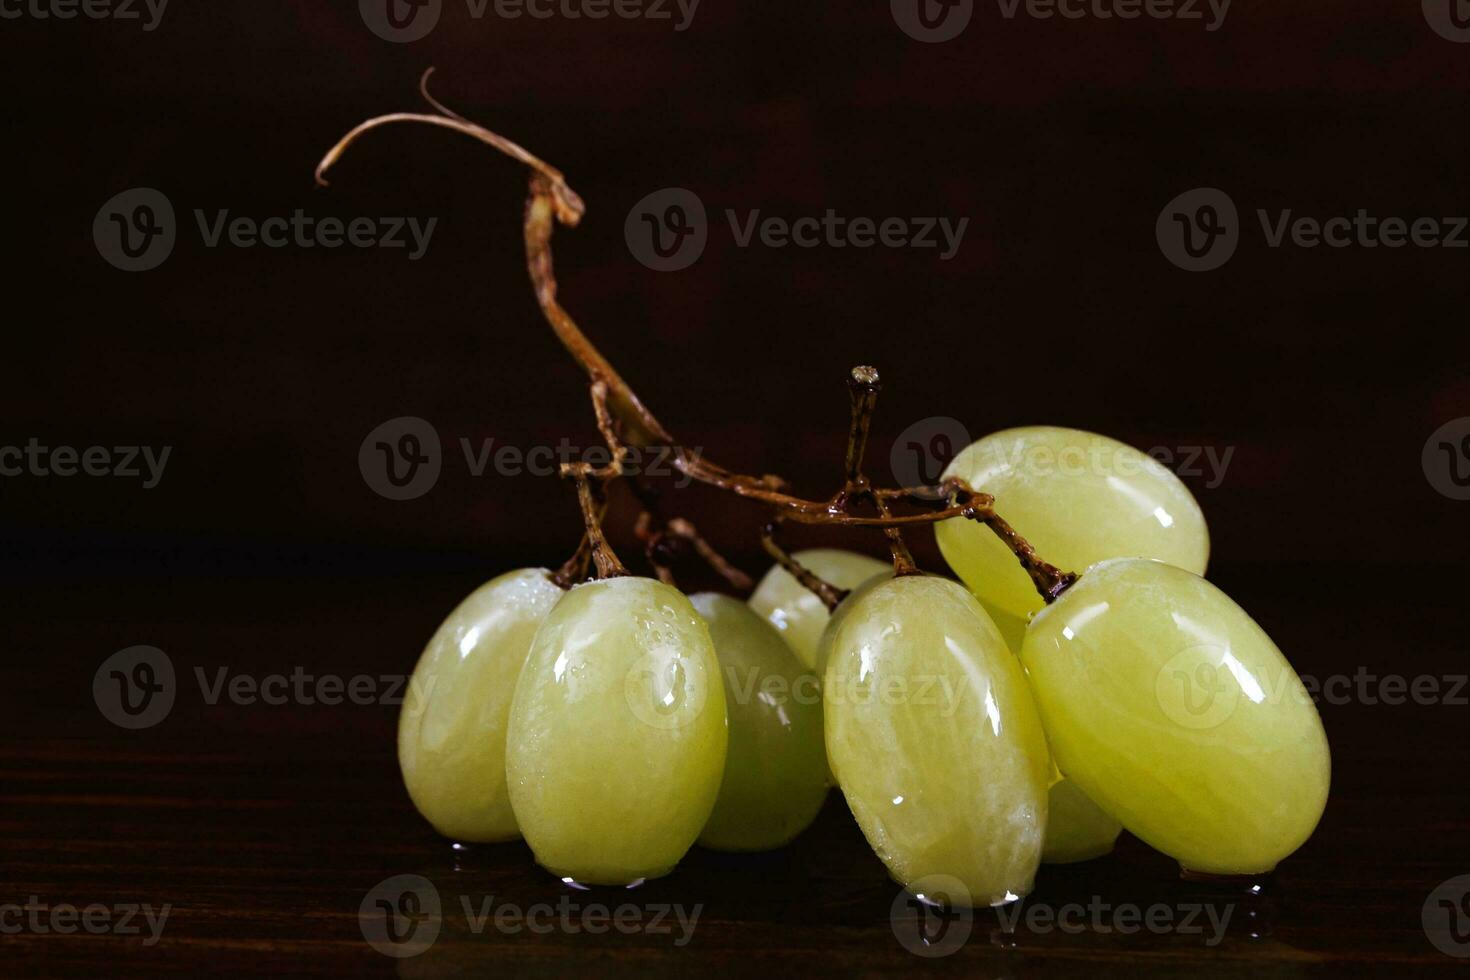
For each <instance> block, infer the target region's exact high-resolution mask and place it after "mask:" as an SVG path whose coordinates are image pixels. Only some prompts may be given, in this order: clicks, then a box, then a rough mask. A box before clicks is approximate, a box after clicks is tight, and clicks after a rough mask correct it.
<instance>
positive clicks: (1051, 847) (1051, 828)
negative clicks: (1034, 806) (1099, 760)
mask: <svg viewBox="0 0 1470 980" xmlns="http://www.w3.org/2000/svg"><path fill="white" fill-rule="evenodd" d="M1122 831H1123V825H1122V824H1121V823H1119V822H1118V821H1117V820H1115V819H1113V818H1112V817H1110V816H1108V814H1107V813H1106V812H1104V810H1103V809H1102V807H1100V806H1098V805H1097V804H1096V803H1094V802H1092V800H1091V799H1089V798H1088V796H1087V794H1086V793H1084V792H1082V790H1080V789H1078V788H1077V784H1076V783H1074V782H1072V780H1070V779H1067V778H1066V777H1063V778H1061V779H1059V780H1057V781H1056V782H1055V783H1053V784H1052V787H1051V791H1050V794H1049V796H1048V803H1047V816H1046V841H1045V843H1043V845H1042V848H1041V861H1042V863H1043V864H1072V863H1074V862H1076V861H1090V860H1092V859H1093V858H1097V857H1102V856H1103V855H1104V854H1107V853H1109V852H1111V851H1112V849H1113V845H1114V844H1115V843H1116V842H1117V840H1118V834H1120V833H1122Z"/></svg>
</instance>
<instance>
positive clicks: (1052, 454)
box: [935, 426, 1210, 650]
mask: <svg viewBox="0 0 1470 980" xmlns="http://www.w3.org/2000/svg"><path fill="white" fill-rule="evenodd" d="M944 475H945V476H946V477H951V476H959V477H962V478H964V479H965V480H968V481H969V483H970V485H971V486H973V487H974V488H975V489H977V490H981V491H984V492H985V493H988V494H991V495H993V496H994V497H995V509H996V511H997V512H998V513H999V514H1000V515H1001V516H1002V517H1004V518H1005V519H1006V521H1007V522H1009V523H1010V525H1011V526H1012V527H1014V528H1015V529H1016V531H1018V532H1019V533H1020V534H1021V535H1023V536H1024V537H1025V538H1026V539H1027V540H1028V541H1030V542H1031V544H1032V545H1034V546H1035V547H1036V550H1037V553H1038V554H1040V555H1041V556H1042V557H1043V558H1045V559H1046V560H1047V561H1048V562H1050V563H1051V564H1053V565H1056V566H1057V567H1059V568H1062V569H1064V570H1066V571H1080V570H1082V569H1084V568H1087V567H1088V566H1089V565H1092V564H1095V563H1096V562H1099V561H1103V560H1104V559H1107V558H1157V559H1159V560H1160V561H1166V562H1168V563H1170V564H1171V565H1177V566H1179V567H1180V568H1183V569H1186V570H1188V571H1191V572H1196V573H1199V574H1204V570H1205V564H1206V562H1208V560H1209V556H1210V537H1209V531H1208V530H1207V529H1206V527H1205V519H1204V515H1203V514H1202V513H1201V512H1200V509H1199V504H1197V503H1196V502H1195V500H1194V497H1193V496H1192V495H1191V494H1190V492H1189V490H1188V488H1186V487H1185V486H1184V484H1183V483H1181V482H1180V481H1179V478H1178V477H1177V476H1175V475H1174V474H1173V473H1172V472H1170V471H1169V469H1168V468H1167V467H1165V466H1163V465H1161V464H1160V463H1159V462H1158V461H1157V460H1155V459H1153V458H1152V457H1150V456H1147V455H1145V454H1144V453H1141V452H1139V451H1138V450H1136V449H1134V448H1133V447H1131V446H1127V445H1124V444H1123V443H1121V442H1117V441H1116V440H1113V439H1109V438H1107V437H1106V436H1100V435H1095V434H1094V433H1091V432H1082V431H1079V430H1077V429H1063V428H1057V427H1054V426H1031V427H1028V428H1022V429H1006V430H1005V431H1003V432H996V433H993V434H992V435H988V436H986V437H985V438H983V439H981V440H980V441H978V442H976V443H974V444H973V445H971V446H969V447H968V448H967V449H965V450H964V451H963V452H961V453H960V454H959V455H958V456H956V457H955V458H954V460H953V461H952V462H951V463H950V464H949V467H948V468H947V469H946V470H945V471H944ZM935 535H936V536H937V537H938V539H939V549H940V551H942V552H943V553H944V558H945V561H947V562H948V563H949V567H950V568H952V569H954V571H955V574H956V575H958V576H959V577H960V579H961V581H963V582H964V583H965V584H966V585H968V586H969V587H970V590H971V591H972V592H974V593H975V595H976V597H977V598H979V599H980V601H981V602H982V603H983V604H984V605H985V608H986V610H987V611H988V612H989V613H990V615H991V618H993V619H994V620H995V623H996V625H997V626H999V627H1000V631H1001V633H1002V635H1004V636H1005V637H1006V640H1007V642H1009V643H1010V644H1011V648H1012V649H1013V650H1019V649H1020V648H1021V642H1022V639H1023V638H1024V634H1025V631H1026V620H1027V619H1028V618H1029V617H1030V615H1031V614H1032V613H1034V612H1036V611H1037V610H1039V609H1040V608H1041V607H1042V600H1041V597H1040V596H1039V595H1038V594H1037V592H1036V588H1035V586H1034V585H1032V583H1031V578H1030V576H1028V575H1027V574H1026V572H1025V571H1024V570H1023V569H1022V568H1021V565H1020V563H1019V562H1017V561H1016V557H1015V555H1013V554H1012V553H1011V551H1010V550H1009V549H1008V548H1007V547H1006V546H1005V545H1004V544H1002V543H1001V541H1000V539H999V538H997V537H996V536H995V535H994V534H993V533H992V532H991V531H990V529H989V528H987V527H985V526H983V525H981V524H979V523H977V522H975V521H971V520H966V519H964V518H956V519H953V520H949V521H944V522H942V523H940V524H939V525H937V526H936V528H935Z"/></svg>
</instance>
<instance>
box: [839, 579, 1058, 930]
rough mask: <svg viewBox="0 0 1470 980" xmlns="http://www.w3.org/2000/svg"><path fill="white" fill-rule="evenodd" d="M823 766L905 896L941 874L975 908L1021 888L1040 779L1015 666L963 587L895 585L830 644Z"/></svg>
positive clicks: (1031, 710)
mask: <svg viewBox="0 0 1470 980" xmlns="http://www.w3.org/2000/svg"><path fill="white" fill-rule="evenodd" d="M831 644H832V645H831V656H830V657H829V659H828V662H827V671H826V675H825V682H824V684H823V692H822V693H823V705H824V709H825V713H826V734H827V756H828V759H829V760H830V762H831V764H832V769H833V772H834V773H836V776H837V781H838V784H839V785H840V786H841V787H842V791H843V795H844V796H846V797H847V802H848V806H849V807H850V808H851V810H852V813H853V816H854V817H855V818H856V819H857V822H858V825H859V826H860V827H861V828H862V831H863V833H864V835H865V836H866V837H867V839H868V843H869V844H871V845H872V847H873V850H874V851H875V852H876V853H877V854H878V857H879V858H880V859H882V861H883V863H884V864H885V865H887V867H888V870H889V873H890V874H892V875H893V876H894V878H896V879H897V880H898V881H899V882H900V883H902V884H903V885H904V886H905V887H910V886H914V885H915V884H916V883H918V882H919V881H920V879H922V878H925V877H926V876H929V875H948V876H951V877H953V878H957V879H959V881H960V882H961V883H962V884H963V885H964V886H965V888H966V889H967V890H968V892H969V900H970V902H971V903H972V904H975V905H996V904H1001V903H1003V902H1008V901H1012V900H1014V899H1016V898H1018V897H1020V896H1022V895H1025V894H1026V893H1027V892H1028V891H1030V889H1031V885H1032V881H1033V878H1034V876H1035V873H1036V867H1037V863H1038V862H1039V860H1040V858H1041V847H1042V839H1043V837H1044V835H1045V831H1046V813H1047V811H1046V808H1047V782H1048V776H1049V773H1050V767H1049V765H1048V762H1047V752H1046V742H1045V738H1044V736H1043V735H1042V730H1041V722H1040V719H1039V718H1038V717H1037V714H1036V708H1035V706H1034V705H1033V703H1032V700H1031V694H1030V692H1029V691H1028V690H1027V688H1026V682H1025V679H1024V678H1023V677H1022V676H1021V670H1020V666H1019V664H1018V663H1017V662H1016V658H1015V657H1013V656H1012V655H1011V653H1010V651H1009V650H1007V649H1006V646H1005V641H1004V640H1002V639H1001V636H1000V633H999V632H997V631H996V629H995V625H994V624H993V623H991V621H990V618H989V617H988V616H986V614H985V611H984V610H983V609H982V608H981V607H980V604H979V603H978V602H976V600H975V598H974V596H972V595H970V593H969V592H967V591H966V590H965V588H964V587H963V586H961V585H959V584H958V583H956V582H951V581H949V580H947V579H941V578H937V577H932V576H918V575H911V576H904V577H901V578H895V579H891V580H888V581H884V582H880V583H878V584H877V585H875V586H873V587H872V588H871V589H870V590H868V591H867V592H866V593H865V594H864V595H863V596H862V597H861V599H860V601H859V602H858V603H856V604H855V605H854V606H853V607H852V608H851V609H850V610H849V611H848V612H847V613H846V614H845V615H844V616H843V618H842V620H841V622H840V623H839V626H838V630H837V631H836V635H834V636H833V637H832V640H831Z"/></svg>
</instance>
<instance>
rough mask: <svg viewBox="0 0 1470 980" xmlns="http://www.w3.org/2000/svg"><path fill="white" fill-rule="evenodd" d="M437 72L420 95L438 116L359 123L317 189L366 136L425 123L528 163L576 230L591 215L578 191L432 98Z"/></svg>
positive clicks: (332, 156)
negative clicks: (400, 125)
mask: <svg viewBox="0 0 1470 980" xmlns="http://www.w3.org/2000/svg"><path fill="white" fill-rule="evenodd" d="M433 72H434V69H433V68H430V69H429V70H428V71H426V72H424V75H423V78H422V79H420V81H419V91H420V92H421V93H422V94H423V96H424V99H425V100H426V101H427V102H428V103H429V106H430V108H432V109H433V110H434V112H435V114H434V115H430V114H427V113H420V112H391V113H388V114H387V115H383V116H375V117H374V118H372V119H369V120H367V121H366V122H362V123H359V124H358V125H356V126H354V127H353V128H352V129H351V130H349V131H348V133H347V135H346V136H343V137H342V138H341V139H340V140H338V141H337V145H335V146H333V147H332V148H331V149H330V150H328V151H327V153H326V156H324V157H322V159H321V162H320V163H318V164H317V165H316V182H317V185H318V186H320V187H326V186H328V181H327V177H326V174H327V171H328V170H330V169H331V168H332V166H333V165H334V164H336V162H337V161H338V160H340V159H341V158H342V155H343V154H344V153H346V152H347V149H348V148H349V147H350V146H352V144H353V143H355V142H357V139H358V137H360V136H362V135H363V134H364V133H369V132H372V131H373V130H375V129H381V128H382V127H384V126H387V125H391V124H392V123H422V124H424V125H427V126H439V127H441V128H443V129H448V130H452V131H454V132H456V133H461V134H463V135H465V136H468V137H470V138H471V139H475V140H479V141H480V142H481V143H484V144H485V145H487V146H491V147H494V148H495V149H497V150H499V151H500V152H501V153H504V154H505V155H506V156H508V157H510V158H511V159H513V160H519V161H520V162H521V163H524V164H525V165H526V166H528V167H530V168H531V169H532V170H534V171H536V172H537V173H538V174H540V175H541V176H542V177H544V178H545V179H546V182H547V186H548V189H549V191H550V194H551V199H552V204H553V207H554V209H555V212H556V218H557V220H558V221H560V222H561V223H562V224H564V225H567V226H569V227H574V226H575V225H576V224H577V222H579V221H581V220H582V215H583V214H585V213H586V211H587V205H586V204H584V203H583V201H582V198H581V197H579V196H578V195H577V192H576V191H574V190H572V189H571V187H569V186H567V181H566V177H564V176H563V175H562V172H561V171H560V170H557V169H556V168H555V167H553V166H551V165H550V164H549V163H547V162H546V161H544V160H542V159H541V158H540V157H537V156H536V155H535V154H533V153H531V152H530V151H529V150H527V149H526V148H525V147H523V146H521V145H520V144H519V143H516V142H514V141H513V140H508V139H506V138H505V137H504V136H501V135H500V134H499V133H492V132H491V131H490V130H488V129H486V128H485V127H483V126H480V125H478V124H476V123H472V122H470V121H469V120H468V119H466V118H465V117H464V116H461V115H460V114H459V113H457V112H455V111H453V110H452V109H449V108H447V107H445V106H444V104H443V103H441V102H440V101H439V100H438V99H436V98H434V97H433V96H432V95H430V94H429V76H430V75H432V74H433Z"/></svg>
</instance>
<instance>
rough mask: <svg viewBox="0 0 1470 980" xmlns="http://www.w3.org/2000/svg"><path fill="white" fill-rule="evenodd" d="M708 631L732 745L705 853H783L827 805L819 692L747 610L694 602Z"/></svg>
mask: <svg viewBox="0 0 1470 980" xmlns="http://www.w3.org/2000/svg"><path fill="white" fill-rule="evenodd" d="M689 601H690V602H691V603H693V604H694V608H695V610H697V611H698V612H699V614H700V615H701V616H703V617H704V620H705V622H706V623H708V624H709V632H710V638H711V639H712V640H713V641H714V644H715V655H716V656H717V657H718V658H719V661H720V670H721V673H722V676H723V678H724V682H725V710H726V712H727V714H728V716H729V720H730V744H729V749H728V751H727V752H726V753H725V775H724V779H723V781H722V782H721V783H720V795H719V797H718V799H716V800H715V808H714V811H713V812H712V813H711V814H710V817H709V822H708V823H707V824H705V826H704V831H703V832H702V833H701V834H700V835H699V842H700V843H701V844H703V845H704V846H705V847H712V848H716V849H717V850H722V851H764V850H770V849H771V848H775V847H780V846H782V845H783V844H786V843H787V842H789V841H790V840H791V839H792V838H793V837H795V836H796V835H797V834H799V833H801V832H802V831H803V830H805V829H806V828H807V826H808V825H809V824H810V823H811V822H812V820H814V819H815V818H816V816H817V811H818V810H820V809H821V808H822V801H823V800H825V799H826V797H827V755H826V750H825V748H824V746H823V744H822V702H821V697H820V691H821V688H820V685H818V683H817V679H816V677H815V676H814V675H812V674H811V673H810V672H809V671H807V670H805V669H804V668H803V667H802V665H801V661H799V660H797V659H796V655H795V654H794V653H792V652H791V648H790V647H788V646H787V645H786V643H785V641H783V640H782V639H781V636H780V634H779V633H777V632H776V631H775V630H774V629H772V628H771V625H770V624H769V623H767V622H766V621H765V620H764V619H762V618H761V617H760V616H758V615H756V613H755V612H754V611H753V610H752V609H751V608H750V607H749V606H747V605H746V604H745V603H743V602H741V601H740V600H739V599H733V598H731V597H730V596H725V595H718V594H716V593H713V592H703V593H700V594H699V595H694V596H690V597H689Z"/></svg>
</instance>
